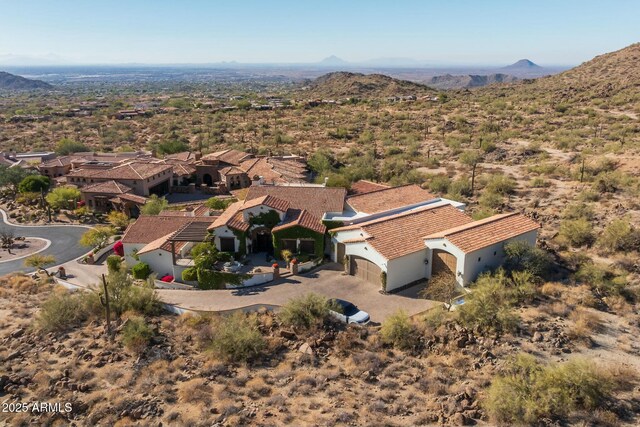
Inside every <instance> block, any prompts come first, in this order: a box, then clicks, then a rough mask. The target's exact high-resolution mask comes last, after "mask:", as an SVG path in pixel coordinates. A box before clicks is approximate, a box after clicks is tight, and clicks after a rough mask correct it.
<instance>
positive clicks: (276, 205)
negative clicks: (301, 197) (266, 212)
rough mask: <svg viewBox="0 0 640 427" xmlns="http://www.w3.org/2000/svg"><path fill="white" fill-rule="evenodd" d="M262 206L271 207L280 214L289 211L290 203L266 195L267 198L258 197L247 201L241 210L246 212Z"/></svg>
mask: <svg viewBox="0 0 640 427" xmlns="http://www.w3.org/2000/svg"><path fill="white" fill-rule="evenodd" d="M260 205H264V206H267V207H270V208H272V209H275V210H277V211H280V212H286V211H287V209H289V205H290V203H289V202H287V201H286V200H282V199H279V198H277V197H274V196H270V195H266V196H262V197H257V198H255V199H251V200H245V202H244V203H243V204H242V207H241V208H240V209H241V210H245V209H249V208H253V207H256V206H260Z"/></svg>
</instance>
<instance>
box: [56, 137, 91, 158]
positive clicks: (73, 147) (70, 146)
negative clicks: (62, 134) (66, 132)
mask: <svg viewBox="0 0 640 427" xmlns="http://www.w3.org/2000/svg"><path fill="white" fill-rule="evenodd" d="M85 151H89V149H88V148H87V147H86V146H85V145H84V144H83V143H81V142H78V141H74V140H72V139H68V138H63V139H61V140H60V141H58V143H57V144H56V153H58V154H59V155H61V156H67V155H69V154H73V153H82V152H85Z"/></svg>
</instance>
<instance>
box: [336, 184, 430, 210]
mask: <svg viewBox="0 0 640 427" xmlns="http://www.w3.org/2000/svg"><path fill="white" fill-rule="evenodd" d="M435 198H436V196H434V195H433V194H431V193H430V192H428V191H426V190H423V189H422V188H420V187H419V186H417V185H415V184H409V185H402V186H400V187H389V188H383V189H379V190H373V191H369V192H367V193H364V194H356V195H354V196H349V197H347V200H346V203H347V204H348V205H349V206H351V207H352V208H353V209H354V210H355V211H356V212H364V213H368V214H374V213H377V212H384V211H388V210H391V209H396V208H400V207H402V206H409V205H414V204H417V203H421V202H426V201H428V200H433V199H435Z"/></svg>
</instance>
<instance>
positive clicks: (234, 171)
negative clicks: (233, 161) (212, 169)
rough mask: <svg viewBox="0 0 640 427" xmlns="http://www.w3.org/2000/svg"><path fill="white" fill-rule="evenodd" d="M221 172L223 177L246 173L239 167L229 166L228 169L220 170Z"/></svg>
mask: <svg viewBox="0 0 640 427" xmlns="http://www.w3.org/2000/svg"><path fill="white" fill-rule="evenodd" d="M219 172H220V174H221V175H229V174H241V173H245V171H243V170H242V169H240V168H239V167H237V166H227V167H226V168H222V169H220V171H219Z"/></svg>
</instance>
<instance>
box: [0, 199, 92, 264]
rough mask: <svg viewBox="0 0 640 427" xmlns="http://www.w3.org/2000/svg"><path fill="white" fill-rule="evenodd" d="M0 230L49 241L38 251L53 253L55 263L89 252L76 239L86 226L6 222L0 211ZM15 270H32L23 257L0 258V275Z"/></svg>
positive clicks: (44, 253)
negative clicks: (3, 259)
mask: <svg viewBox="0 0 640 427" xmlns="http://www.w3.org/2000/svg"><path fill="white" fill-rule="evenodd" d="M0 215H1V216H2V218H1V220H0V230H7V229H11V230H13V233H14V235H15V236H21V237H23V236H24V237H40V238H41V239H46V240H50V241H51V245H50V246H49V247H48V248H47V249H45V250H44V251H42V252H40V254H42V255H53V256H54V257H56V264H63V263H65V262H68V261H71V260H74V259H76V258H79V257H81V256H82V255H84V254H86V253H87V252H89V251H88V250H87V248H85V247H83V246H80V245H79V244H78V240H80V236H82V234H83V233H84V232H86V231H87V227H83V226H73V225H45V226H19V225H13V224H9V223H7V222H6V214H5V213H4V211H0ZM15 271H23V272H32V271H34V269H33V268H27V267H25V266H24V258H22V259H17V260H14V261H7V262H2V259H1V258H0V275H3V274H8V273H12V272H15Z"/></svg>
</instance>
